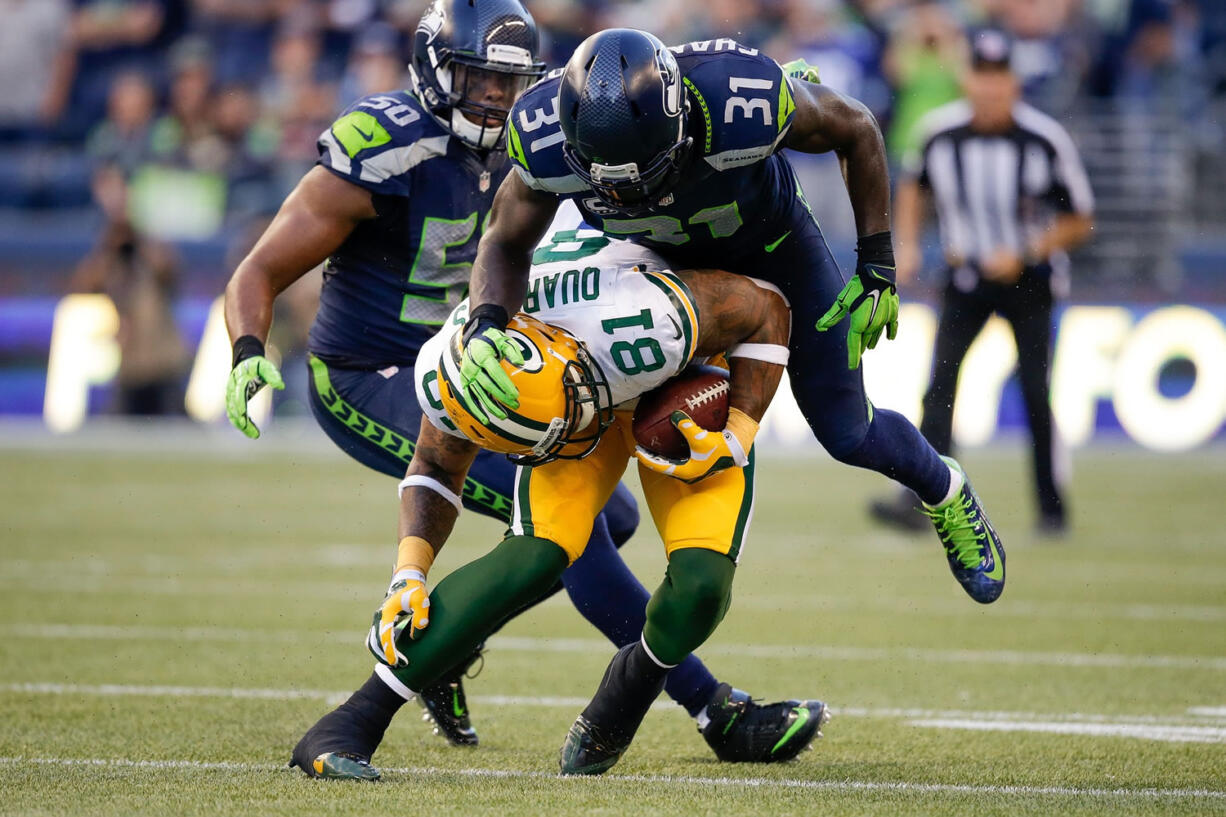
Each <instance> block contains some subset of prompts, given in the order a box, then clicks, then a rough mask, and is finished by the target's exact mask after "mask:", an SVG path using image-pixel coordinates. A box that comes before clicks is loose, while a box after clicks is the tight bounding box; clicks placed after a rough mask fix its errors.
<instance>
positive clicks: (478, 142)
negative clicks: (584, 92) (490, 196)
mask: <svg viewBox="0 0 1226 817" xmlns="http://www.w3.org/2000/svg"><path fill="white" fill-rule="evenodd" d="M539 47H540V38H539V36H538V35H537V31H536V22H535V21H534V20H533V19H532V15H531V14H529V13H528V12H527V10H525V9H524V7H523V6H522V5H520V3H519V2H518V0H434V3H433V4H431V6H430V8H429V9H427V10H426V13H425V14H424V15H422V18H421V22H419V23H418V24H417V32H416V33H415V34H414V35H413V58H412V61H411V62H410V63H409V73H410V75H411V76H412V80H413V86H414V89H415V91H416V93H417V95H418V97H419V98H420V99H421V101H422V103H423V104H424V105H425V106H426V107H427V108H429V109H430V111H431V112H432V113H433V114H434V115H435V116H436V117H438V119H439V121H440V122H441V123H442V124H443V126H444V127H446V128H447V129H448V130H450V131H451V133H452V134H453V135H454V136H455V137H457V138H458V139H461V140H463V141H464V142H467V143H468V144H470V145H472V146H473V147H477V148H492V147H494V146H495V145H497V144H498V141H499V140H500V139H501V138H502V132H503V128H504V126H505V125H506V121H507V114H508V113H510V110H511V105H512V104H514V102H515V98H516V97H517V96H519V94H520V93H521V92H522V91H523V90H524V89H525V88H527V87H528V86H529V85H531V84H532V83H533V82H535V81H536V80H537V79H538V78H540V76H541V74H543V73H544V72H545V63H543V62H541V61H539V60H538V59H537V51H538V50H539Z"/></svg>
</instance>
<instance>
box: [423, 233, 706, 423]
mask: <svg viewBox="0 0 1226 817" xmlns="http://www.w3.org/2000/svg"><path fill="white" fill-rule="evenodd" d="M468 306H469V304H468V301H467V300H465V301H463V302H462V303H461V304H460V305H459V306H458V307H457V308H456V309H455V311H454V312H453V313H452V314H451V317H450V319H449V320H448V322H447V325H446V326H445V327H444V328H443V330H442V331H440V332H439V333H438V334H437V335H435V336H434V337H433V338H431V339H430V340H429V341H428V342H427V343H426V345H425V346H424V347H422V350H421V355H420V356H419V357H418V360H417V368H416V371H415V372H414V383H415V384H416V386H417V399H418V402H419V403H420V404H421V408H422V411H423V412H424V413H425V415H426V416H427V417H428V418H429V419H430V422H431V423H432V424H433V425H434V426H435V427H437V428H439V429H442V430H443V431H446V432H448V433H450V434H454V435H456V436H463V435H461V434H460V433H459V432H458V431H457V430H456V427H455V425H454V424H453V423H452V422H451V420H450V419H448V417H447V414H446V412H444V410H443V404H442V401H441V400H440V399H439V389H438V374H437V371H436V370H437V367H438V364H439V359H440V357H441V356H442V355H443V353H444V352H446V351H447V348H448V343H449V342H450V341H451V338H452V337H453V336H454V335H455V333H456V332H459V331H461V329H462V327H463V325H464V321H465V320H466V319H467V317H468ZM523 312H524V313H525V314H527V315H531V316H532V317H534V318H537V319H539V320H541V321H544V322H545V323H548V324H552V325H553V326H558V327H561V328H562V329H565V330H566V331H568V332H570V334H572V335H573V336H574V337H575V338H577V339H578V340H579V341H580V342H581V343H583V345H584V346H585V347H586V348H587V351H588V354H589V355H591V356H592V358H594V359H595V361H596V363H597V364H599V366H600V369H601V372H602V373H603V374H604V376H605V379H606V380H607V381H608V383H609V391H610V394H611V396H612V402H613V405H614V406H616V407H620V408H630V407H631V405H632V403H633V401H634V400H635V399H637V398H638V396H639V395H641V394H643V393H644V392H647V391H650V390H651V389H653V388H655V387H656V386H658V385H660V384H661V383H663V382H664V381H665V380H668V379H669V378H670V377H672V376H673V375H675V374H677V373H678V372H680V371H681V370H682V369H684V368H685V367H686V365H687V364H689V362H690V360H691V358H692V357H693V355H694V347H695V344H696V342H697V340H698V310H697V307H696V306H695V304H694V299H693V296H692V295H691V294H690V291H689V289H688V287H686V285H685V284H684V283H683V282H682V281H681V279H680V278H678V277H677V276H676V275H674V274H673V273H671V272H669V271H667V269H666V268H665V266H664V262H663V260H662V259H661V258H660V257H659V256H657V255H656V254H655V253H653V252H652V251H651V250H649V249H647V248H645V247H641V246H638V245H635V244H632V243H630V242H627V241H615V240H612V239H610V238H608V237H607V236H604V235H601V233H600V232H599V231H598V230H594V229H591V228H588V227H581V228H578V229H572V230H560V231H556V232H554V233H552V234H551V236H550V238H549V240H548V241H547V242H546V243H544V244H542V245H541V246H540V247H538V249H537V251H536V253H535V254H534V256H533V266H532V274H531V277H530V278H529V281H528V293H527V296H526V297H525V298H524V308H523ZM524 351H525V355H524V357H525V358H526V359H531V358H532V356H533V355H534V354H537V353H543V354H547V352H546V351H545V350H536V351H534V350H524ZM558 387H559V388H561V384H558Z"/></svg>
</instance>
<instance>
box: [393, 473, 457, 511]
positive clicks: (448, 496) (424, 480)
mask: <svg viewBox="0 0 1226 817" xmlns="http://www.w3.org/2000/svg"><path fill="white" fill-rule="evenodd" d="M414 485H416V486H418V487H419V488H427V489H429V490H431V491H434V493H436V494H438V495H439V496H441V497H442V498H443V499H445V500H447V501H448V502H450V503H451V504H452V505H453V506H454V507H455V509H456V513H459V512H460V511H462V510H464V503H463V502H462V501H461V500H460V497H459V496H457V495H456V492H455V491H453V490H451V489H450V488H448V487H447V486H446V485H444V484H443V483H441V482H439V481H438V480H437V479H435V478H434V477H427V476H425V475H423V474H413V475H411V476H407V477H405V478H404V479H402V480H400V484H399V485H397V486H396V496H397V497H403V496H404V489H405V488H410V487H412V486H414Z"/></svg>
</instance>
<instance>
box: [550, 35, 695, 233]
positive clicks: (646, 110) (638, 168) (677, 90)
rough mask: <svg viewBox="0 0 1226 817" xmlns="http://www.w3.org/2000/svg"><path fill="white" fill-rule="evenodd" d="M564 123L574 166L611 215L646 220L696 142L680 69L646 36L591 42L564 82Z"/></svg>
mask: <svg viewBox="0 0 1226 817" xmlns="http://www.w3.org/2000/svg"><path fill="white" fill-rule="evenodd" d="M558 115H559V117H560V118H561V125H562V132H563V133H564V134H565V135H566V142H565V144H564V145H563V146H562V155H563V156H564V157H565V159H566V164H567V166H568V167H569V168H570V171H571V172H572V173H574V174H575V175H576V176H578V177H579V178H580V179H582V180H583V181H585V182H586V183H587V184H588V185H590V186H591V188H592V190H594V191H595V193H596V195H597V196H599V197H600V199H601V201H603V202H604V203H605V204H607V205H609V206H610V207H612V208H614V209H616V210H619V211H621V212H625V213H641V212H646V211H648V210H650V209H652V208H653V207H654V206H656V205H657V204H658V203H659V202H660V200H661V199H662V198H664V197H665V196H667V195H668V193H669V191H670V190H671V189H672V188H673V187H674V186H675V185H676V183H677V180H678V179H679V178H680V177H681V171H682V169H683V167H684V165H685V162H686V159H687V157H688V155H689V152H690V145H691V144H692V142H693V140H692V139H691V138H690V137H689V136H687V135H686V119H687V102H686V100H685V90H684V89H683V88H682V86H681V69H680V68H678V67H677V59H676V58H675V57H674V56H673V53H672V52H671V51H669V50H668V48H667V46H665V45H664V43H662V42H660V40H659V39H657V38H656V37H655V36H653V35H651V34H648V33H647V32H646V31H639V30H637V29H633V28H613V29H609V30H607V31H602V32H600V33H599V34H595V35H593V36H591V37H588V38H587V39H586V40H584V41H583V42H582V43H581V44H580V45H579V47H578V48H577V49H575V53H574V56H572V57H571V58H570V61H569V62H567V63H566V70H565V72H564V73H563V74H562V82H561V84H560V85H559V86H558Z"/></svg>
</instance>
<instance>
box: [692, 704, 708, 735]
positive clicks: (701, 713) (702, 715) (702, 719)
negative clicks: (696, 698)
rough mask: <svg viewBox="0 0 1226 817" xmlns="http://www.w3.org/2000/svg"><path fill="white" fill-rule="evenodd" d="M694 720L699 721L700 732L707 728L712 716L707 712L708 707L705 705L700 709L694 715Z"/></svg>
mask: <svg viewBox="0 0 1226 817" xmlns="http://www.w3.org/2000/svg"><path fill="white" fill-rule="evenodd" d="M694 720H696V721H698V730H699V731H700V732H701V731H702V730H703V729H706V728H707V724H708V723H710V722H711V716H710V715H708V714H707V708H706V707H705V706H704V707H703V708H702V709H700V710H698V714H697V715H695V716H694Z"/></svg>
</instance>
